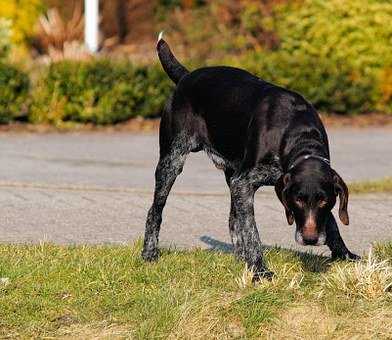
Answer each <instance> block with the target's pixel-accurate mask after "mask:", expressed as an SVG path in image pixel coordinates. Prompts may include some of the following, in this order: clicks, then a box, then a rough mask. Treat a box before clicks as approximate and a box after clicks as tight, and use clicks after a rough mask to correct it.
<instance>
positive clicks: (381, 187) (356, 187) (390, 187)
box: [348, 177, 392, 194]
mask: <svg viewBox="0 0 392 340" xmlns="http://www.w3.org/2000/svg"><path fill="white" fill-rule="evenodd" d="M348 187H349V189H350V193H352V194H364V193H379V192H392V177H386V178H383V179H379V180H376V181H364V182H353V183H350V184H349V185H348Z"/></svg>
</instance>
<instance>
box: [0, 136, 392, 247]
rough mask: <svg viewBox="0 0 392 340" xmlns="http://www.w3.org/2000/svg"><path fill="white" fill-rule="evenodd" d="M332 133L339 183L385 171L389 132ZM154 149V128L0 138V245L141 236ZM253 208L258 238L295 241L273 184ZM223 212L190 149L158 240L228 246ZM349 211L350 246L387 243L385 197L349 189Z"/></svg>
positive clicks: (225, 199) (390, 235) (200, 158)
mask: <svg viewBox="0 0 392 340" xmlns="http://www.w3.org/2000/svg"><path fill="white" fill-rule="evenodd" d="M329 136H330V142H331V150H332V164H333V166H334V168H335V169H336V170H337V171H338V172H339V173H340V174H341V175H342V177H343V178H344V179H345V180H346V181H353V180H365V179H377V178H381V177H385V176H392V152H391V145H392V130H390V129H368V130H347V129H345V130H331V131H330V132H329ZM157 155H158V136H157V135H156V134H151V135H146V134H127V133H84V134H74V133H72V134H69V133H67V134H58V133H54V134H29V133H15V134H12V133H5V134H0V242H39V241H43V240H45V241H53V242H57V243H122V242H129V241H132V240H134V239H136V238H138V237H142V235H143V228H144V222H145V216H146V212H147V209H148V207H149V205H150V203H151V198H152V190H153V174H154V167H155V164H156V161H157ZM255 210H256V219H257V222H258V225H259V231H260V233H261V237H262V241H263V242H264V243H265V244H268V245H273V244H278V245H281V246H285V247H296V245H295V243H294V240H293V232H294V231H293V228H292V227H289V226H287V224H286V222H285V219H284V214H283V209H282V207H281V206H280V203H279V202H278V200H277V199H276V197H275V196H274V194H273V193H272V191H271V190H270V189H261V190H259V192H258V194H257V196H256V209H255ZM228 213H229V195H228V190H227V189H226V184H225V181H224V176H223V175H222V173H221V172H219V171H218V170H216V169H215V167H214V166H213V165H212V163H211V162H210V161H209V160H208V158H207V157H206V156H205V155H204V154H202V153H199V154H193V155H191V156H190V157H189V159H188V161H187V163H186V165H185V168H184V172H183V174H182V175H181V176H180V177H179V179H178V181H177V182H176V184H175V186H174V189H173V194H172V195H171V196H169V200H168V205H167V209H166V211H165V216H164V223H163V226H162V232H161V244H162V245H165V246H168V245H173V246H177V247H193V246H201V247H212V248H222V247H223V248H225V249H227V248H228V247H229V246H228V244H229V236H228V227H227V220H228ZM350 217H351V225H350V226H349V227H345V226H341V231H342V234H343V236H344V239H345V240H346V241H347V243H348V244H349V246H350V248H352V249H353V250H355V251H357V252H362V251H364V250H366V249H368V247H369V245H370V243H371V242H373V241H380V240H381V241H383V240H392V195H385V194H382V195H356V196H355V195H353V196H352V198H351V200H350ZM306 249H311V248H306ZM314 250H316V251H317V252H326V248H325V247H320V248H317V249H316V248H314Z"/></svg>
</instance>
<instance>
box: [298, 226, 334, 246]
mask: <svg viewBox="0 0 392 340" xmlns="http://www.w3.org/2000/svg"><path fill="white" fill-rule="evenodd" d="M326 240H327V235H326V234H325V232H321V233H319V234H318V235H316V236H314V237H312V238H304V237H303V236H302V233H301V232H300V231H299V230H296V231H295V241H296V242H297V243H298V244H300V245H301V246H322V245H324V244H325V242H326Z"/></svg>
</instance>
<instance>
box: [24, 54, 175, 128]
mask: <svg viewBox="0 0 392 340" xmlns="http://www.w3.org/2000/svg"><path fill="white" fill-rule="evenodd" d="M171 90H172V84H171V81H170V80H169V79H168V78H167V76H166V75H165V74H164V73H163V71H162V70H161V68H160V67H158V66H149V67H147V66H141V67H140V66H139V67H135V66H134V65H132V64H131V63H128V62H109V61H107V60H94V61H88V62H77V61H64V62H60V63H55V64H52V65H51V66H49V67H48V69H47V70H46V72H45V74H44V75H43V76H42V77H41V79H40V80H39V81H38V82H37V84H36V86H35V89H34V91H33V94H32V97H33V104H32V106H31V110H30V120H31V121H32V122H34V123H42V122H46V123H52V124H59V123H61V122H65V121H74V122H80V123H87V122H89V123H94V124H113V123H117V122H121V121H124V120H127V119H129V118H132V117H135V116H149V115H157V114H159V113H160V111H161V110H162V107H163V105H164V102H165V101H166V99H167V97H168V96H169V93H170V92H171Z"/></svg>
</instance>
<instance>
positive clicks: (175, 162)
mask: <svg viewBox="0 0 392 340" xmlns="http://www.w3.org/2000/svg"><path fill="white" fill-rule="evenodd" d="M187 145H188V141H187V140H186V137H184V136H177V137H176V138H174V139H173V142H172V143H171V146H170V147H169V148H167V149H164V151H163V152H162V150H163V149H162V148H161V155H160V159H159V162H158V165H157V168H156V170H155V191H154V201H153V204H152V206H151V208H150V210H149V211H148V214H147V222H146V230H145V237H144V245H143V252H142V256H143V258H144V259H145V260H146V261H154V260H156V259H157V258H158V256H159V252H158V239H159V230H160V227H161V223H162V212H163V208H164V206H165V204H166V200H167V197H168V195H169V193H170V190H171V188H172V186H173V184H174V181H175V180H176V178H177V176H178V175H179V174H180V173H181V171H182V168H183V166H184V163H185V159H186V156H187V154H188V153H189V148H188V147H187Z"/></svg>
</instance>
